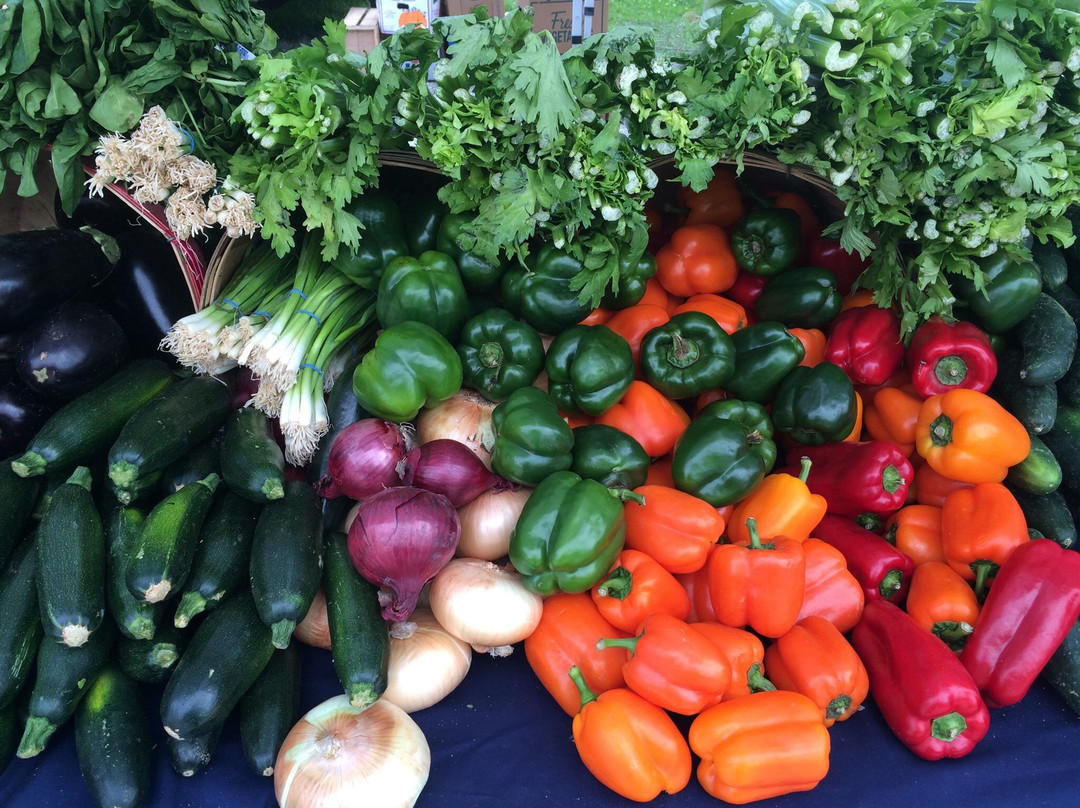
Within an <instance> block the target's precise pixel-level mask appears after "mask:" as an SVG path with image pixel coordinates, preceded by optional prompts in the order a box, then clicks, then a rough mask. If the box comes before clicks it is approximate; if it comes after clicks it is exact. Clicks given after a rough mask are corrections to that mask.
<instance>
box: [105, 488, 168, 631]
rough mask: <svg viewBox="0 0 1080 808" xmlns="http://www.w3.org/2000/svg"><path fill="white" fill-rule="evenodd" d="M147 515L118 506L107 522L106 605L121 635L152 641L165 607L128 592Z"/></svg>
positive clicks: (135, 509) (113, 509)
mask: <svg viewBox="0 0 1080 808" xmlns="http://www.w3.org/2000/svg"><path fill="white" fill-rule="evenodd" d="M145 520H146V515H145V514H144V513H143V512H142V511H140V510H139V509H138V508H126V507H124V506H123V505H114V506H113V507H112V509H111V510H110V511H109V514H108V516H107V517H106V520H105V538H106V541H107V542H108V545H109V557H108V559H107V560H106V563H105V602H106V604H107V605H108V607H109V614H111V615H112V616H113V619H114V620H115V621H116V625H117V627H118V628H119V629H120V633H122V634H123V635H125V636H127V637H131V638H132V639H133V640H148V639H150V638H151V637H153V636H154V631H155V630H157V625H158V623H159V622H161V606H160V605H158V604H156V603H146V602H145V601H142V600H139V599H138V598H136V597H135V596H134V595H132V594H131V592H130V591H129V590H128V588H127V578H126V576H127V565H128V559H130V558H131V554H132V548H134V546H135V542H137V541H138V540H139V532H140V531H141V530H142V526H143V522H144V521H145Z"/></svg>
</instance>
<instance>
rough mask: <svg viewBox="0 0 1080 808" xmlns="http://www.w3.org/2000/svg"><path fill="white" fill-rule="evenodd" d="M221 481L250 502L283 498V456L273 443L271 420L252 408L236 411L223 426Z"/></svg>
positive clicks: (274, 441)
mask: <svg viewBox="0 0 1080 808" xmlns="http://www.w3.org/2000/svg"><path fill="white" fill-rule="evenodd" d="M221 478H222V479H223V480H224V481H225V484H226V485H228V486H229V488H231V489H232V490H233V491H235V492H236V493H238V494H239V495H240V496H242V497H246V498H247V499H250V500H252V501H253V502H269V501H270V500H272V499H281V498H282V497H283V496H285V455H284V454H283V453H282V451H281V447H280V446H278V444H277V441H276V440H274V434H273V432H272V431H271V430H270V419H269V418H267V417H266V416H265V415H263V414H262V413H261V412H259V411H258V410H256V409H254V408H253V407H244V408H243V409H240V410H237V411H236V412H234V413H233V414H232V415H230V416H229V420H228V422H226V424H225V433H224V435H222V437H221Z"/></svg>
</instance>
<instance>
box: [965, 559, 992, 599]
mask: <svg viewBox="0 0 1080 808" xmlns="http://www.w3.org/2000/svg"><path fill="white" fill-rule="evenodd" d="M971 569H972V570H974V571H975V597H976V598H978V600H979V603H982V602H983V599H984V598H985V597H986V582H987V581H988V580H989V579H990V578H991V577H992V576H994V575H996V574H997V571H998V565H997V564H995V563H994V562H993V561H986V560H985V559H981V560H979V561H972V562H971Z"/></svg>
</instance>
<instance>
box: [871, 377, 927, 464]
mask: <svg viewBox="0 0 1080 808" xmlns="http://www.w3.org/2000/svg"><path fill="white" fill-rule="evenodd" d="M867 401H868V403H867V406H866V412H865V413H864V414H863V424H864V426H865V427H866V431H867V432H868V433H869V434H870V437H871V438H873V439H874V440H880V441H885V442H887V443H893V444H895V445H897V446H899V447H900V451H901V452H903V453H904V454H905V455H910V454H911V453H912V452H914V451H915V425H916V424H917V423H918V422H919V410H920V408H921V407H922V403H923V400H922V397H921V396H920V395H919V394H918V393H916V392H915V388H914V387H910V386H906V387H885V388H882V389H881V390H878V391H877V392H876V393H874V394H873V396H872V397H870V398H868V399H867Z"/></svg>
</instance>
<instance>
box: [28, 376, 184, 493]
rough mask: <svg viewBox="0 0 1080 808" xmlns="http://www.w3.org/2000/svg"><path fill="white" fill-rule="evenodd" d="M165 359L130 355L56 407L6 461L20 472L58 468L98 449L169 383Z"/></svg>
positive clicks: (99, 451) (84, 460) (32, 473)
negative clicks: (120, 365) (104, 376)
mask: <svg viewBox="0 0 1080 808" xmlns="http://www.w3.org/2000/svg"><path fill="white" fill-rule="evenodd" d="M172 381H173V375H172V371H170V370H169V367H168V365H166V364H165V363H164V362H161V361H159V360H157V359H136V360H135V361H133V362H131V363H129V364H128V365H127V366H126V367H124V368H122V369H121V370H119V371H118V372H116V373H115V374H113V375H112V376H110V377H109V378H108V379H106V380H105V381H104V382H102V383H101V384H100V385H98V386H97V387H95V388H94V389H93V390H91V391H89V392H87V393H83V395H81V396H79V397H78V398H77V399H75V400H74V401H70V402H68V403H67V404H65V405H64V406H63V407H61V408H60V409H58V410H57V411H56V412H55V413H53V416H52V417H51V418H50V419H49V420H48V421H46V422H45V426H43V427H42V428H41V430H40V431H39V432H38V433H37V435H36V436H34V439H33V440H32V441H30V445H29V446H28V447H27V449H26V453H25V454H23V455H22V456H21V457H19V458H18V459H17V460H15V461H13V462H12V464H11V467H12V468H13V469H14V470H15V473H16V474H19V475H20V476H22V477H36V476H38V475H39V474H44V473H45V472H47V471H53V470H55V471H58V472H63V471H65V470H69V469H72V468H74V467H75V466H78V465H85V464H86V463H88V462H89V461H91V460H93V458H94V457H95V456H96V455H100V454H104V453H105V451H106V450H108V448H109V446H110V445H112V443H113V441H115V440H116V438H117V436H118V435H120V434H121V431H122V430H123V428H124V425H125V424H126V423H127V422H128V419H130V418H131V417H132V416H133V415H134V414H135V413H136V412H138V411H139V410H140V409H142V408H143V407H144V406H145V405H146V404H147V402H149V401H151V400H152V399H154V398H155V397H156V396H158V395H161V394H162V393H163V392H164V391H165V390H166V389H167V388H168V387H169V385H171V384H172Z"/></svg>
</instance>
